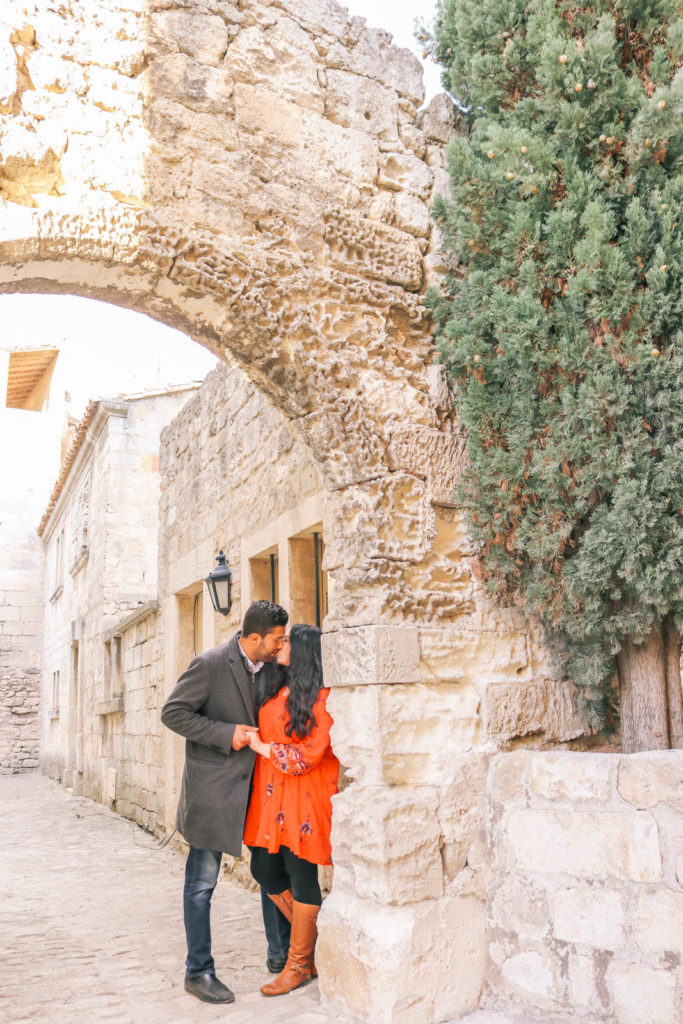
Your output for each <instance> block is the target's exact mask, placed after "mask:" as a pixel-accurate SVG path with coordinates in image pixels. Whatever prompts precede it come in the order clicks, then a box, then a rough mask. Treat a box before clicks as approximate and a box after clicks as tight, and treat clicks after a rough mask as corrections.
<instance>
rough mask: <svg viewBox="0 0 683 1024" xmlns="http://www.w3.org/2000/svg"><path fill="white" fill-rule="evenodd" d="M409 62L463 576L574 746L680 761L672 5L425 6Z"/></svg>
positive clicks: (678, 325)
mask: <svg viewBox="0 0 683 1024" xmlns="http://www.w3.org/2000/svg"><path fill="white" fill-rule="evenodd" d="M423 31H424V30H423ZM429 47H430V48H431V49H432V51H433V54H434V56H435V57H436V59H437V60H438V61H439V62H440V63H441V64H442V66H443V69H444V70H443V83H444V86H445V87H446V88H447V89H448V91H449V92H450V93H451V95H452V96H453V97H454V98H455V99H456V101H457V102H458V103H459V105H460V106H461V107H462V108H463V111H464V117H465V120H466V123H467V131H466V133H465V135H463V136H462V137H459V138H456V139H455V140H454V141H453V142H452V143H451V144H450V146H449V151H448V166H449V172H450V178H451V188H452V195H451V197H448V198H447V197H440V198H439V199H437V201H436V203H435V204H434V210H433V213H434V217H435V220H436V222H437V224H438V225H439V227H440V229H441V232H442V234H443V246H444V252H445V253H446V255H447V260H448V265H449V267H450V268H451V269H450V273H449V275H448V276H447V278H446V281H445V283H444V287H443V289H442V291H441V293H440V294H438V295H437V294H431V295H430V297H429V300H428V301H429V302H430V303H431V306H432V309H433V313H434V317H435V322H436V327H437V338H438V346H439V351H440V355H441V359H442V361H443V363H444V364H445V367H446V370H447V373H448V375H449V376H450V378H451V380H452V381H453V384H454V395H455V403H456V406H457V410H458V414H459V416H460V418H461V420H462V422H463V424H464V426H465V427H466V429H467V431H468V454H469V466H468V468H467V470H466V471H465V473H464V476H463V478H462V481H461V484H460V487H459V496H460V500H461V501H462V503H463V506H464V507H465V508H466V510H467V514H468V516H469V521H470V526H471V530H472V533H473V536H474V537H475V538H476V539H477V540H478V541H479V542H480V547H481V562H482V567H483V572H484V575H485V577H486V579H487V583H488V585H489V586H491V587H493V588H494V589H495V590H496V591H497V592H499V593H501V592H506V593H507V594H509V595H512V596H514V597H515V599H516V600H518V601H519V602H520V603H522V604H523V606H524V607H525V609H526V610H527V612H528V613H529V614H533V615H537V616H540V618H541V620H542V622H543V623H544V625H545V628H546V631H547V636H548V638H549V640H550V641H551V642H552V645H553V646H554V648H555V649H556V650H558V651H559V652H560V655H561V658H562V664H563V665H564V670H565V673H566V676H567V678H570V679H572V680H573V681H574V682H575V683H576V684H577V686H579V687H580V692H581V694H582V696H583V700H584V703H585V708H586V710H587V713H588V716H589V721H590V723H591V725H592V727H594V728H596V729H598V728H601V729H605V728H608V727H609V726H610V724H611V719H612V715H614V714H618V713H620V716H621V730H622V746H623V749H624V750H625V751H634V750H643V749H657V748H667V747H670V746H675V747H681V746H683V701H682V698H681V675H680V634H679V631H678V630H679V628H680V624H681V621H683V431H682V426H683V412H682V406H683V403H682V398H683V387H682V384H683V369H682V358H681V343H682V342H683V298H682V296H681V276H682V264H681V255H682V250H683V226H682V223H681V219H682V217H683V210H682V208H681V201H682V200H683V70H682V69H681V68H682V65H683V5H682V4H681V2H680V0H677V2H671V0H583V2H582V3H581V4H576V3H570V2H565V0H441V3H440V6H439V7H438V9H437V15H436V21H435V28H434V32H433V34H432V35H431V36H430V37H429ZM615 681H616V682H617V683H618V689H617V691H616V692H617V693H618V698H619V699H618V701H617V700H615V698H614V694H615V686H614V684H615Z"/></svg>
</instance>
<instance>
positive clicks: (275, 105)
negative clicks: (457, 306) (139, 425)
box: [0, 0, 564, 1024]
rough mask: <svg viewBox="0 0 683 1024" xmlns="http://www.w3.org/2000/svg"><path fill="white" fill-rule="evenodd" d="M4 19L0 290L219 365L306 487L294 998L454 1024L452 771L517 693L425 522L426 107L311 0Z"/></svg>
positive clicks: (476, 868)
mask: <svg viewBox="0 0 683 1024" xmlns="http://www.w3.org/2000/svg"><path fill="white" fill-rule="evenodd" d="M6 9H7V11H8V13H3V15H2V16H1V18H2V23H1V24H2V32H1V33H0V47H1V48H2V49H1V53H2V68H3V79H2V83H1V87H0V113H1V120H0V132H1V133H2V134H1V136H0V196H1V197H2V200H3V206H2V216H1V218H0V291H41V292H44V291H54V292H70V293H77V294H81V295H85V296H90V297H94V298H101V299H105V300H107V301H109V302H114V303H118V304H121V305H125V306H128V307H130V308H132V309H136V310H140V311H142V312H145V313H148V314H149V315H151V316H153V317H155V318H157V319H160V320H163V321H164V322H166V323H168V324H170V325H172V326H175V327H178V328H180V329H182V330H183V331H185V333H187V334H188V335H189V336H190V337H192V338H193V339H194V340H195V341H197V342H199V343H200V344H203V345H205V346H207V347H208V348H209V349H211V350H212V351H213V352H215V353H216V354H217V355H218V356H220V357H222V358H225V356H226V353H229V355H230V358H231V359H233V360H234V361H236V362H237V363H238V364H239V365H240V366H241V367H242V368H243V370H244V372H245V373H246V375H247V376H248V378H249V379H250V380H252V381H253V382H254V383H255V384H256V385H257V386H258V388H259V389H260V390H261V391H262V392H263V393H264V394H265V395H266V396H267V397H268V398H269V400H270V401H271V402H272V403H273V404H274V405H275V406H277V407H278V408H279V409H280V410H281V411H282V412H283V413H284V414H285V416H286V417H287V419H288V421H289V423H290V425H291V427H292V429H293V430H295V431H296V432H297V433H298V434H299V436H300V437H301V438H302V439H303V440H304V442H305V443H306V445H307V446H308V448H309V450H310V451H311V453H312V455H313V457H314V459H315V461H316V463H317V465H318V467H319V470H320V473H321V476H322V479H323V481H324V484H325V487H326V492H327V493H326V509H325V522H326V556H325V557H326V568H327V571H328V573H329V577H330V608H329V615H328V616H327V619H326V621H325V630H326V633H327V636H326V639H325V658H326V679H327V682H328V683H329V684H331V685H332V686H333V687H334V693H333V698H332V708H333V714H334V716H335V736H334V743H335V747H336V749H337V752H338V754H339V756H340V758H341V760H342V762H343V763H344V764H345V765H346V766H347V767H348V769H349V774H350V777H351V778H352V780H353V782H352V785H350V786H349V788H348V789H347V790H346V791H345V792H344V794H343V795H342V796H341V797H340V798H339V799H338V801H337V804H336V807H335V825H334V835H333V842H334V848H335V885H334V891H333V894H332V896H331V897H330V899H329V900H328V902H327V904H326V907H325V910H324V912H323V915H322V917H321V929H320V930H321V938H320V956H319V960H320V967H321V990H322V993H323V997H324V1000H325V1001H326V1003H327V1005H329V1006H339V1007H340V1008H342V1009H343V1010H344V1011H346V1012H348V1013H350V1014H352V1015H353V1016H354V1017H355V1018H356V1019H358V1020H378V1021H383V1022H386V1024H399V1022H401V1024H403V1022H406V1024H408V1022H413V1021H414V1022H416V1024H417V1022H419V1024H426V1022H429V1021H440V1020H446V1019H449V1018H453V1017H455V1016H456V1015H457V1014H458V1013H459V1012H464V1011H466V1010H468V1009H470V1008H472V1007H473V1006H475V1005H476V1003H477V1001H478V998H479V994H480V991H481V987H482V982H483V971H484V901H483V889H482V879H481V867H482V862H483V838H482V828H483V819H482V807H483V803H482V792H483V782H484V778H485V772H486V764H487V754H486V753H477V752H475V753H473V751H480V750H482V748H485V747H486V745H487V743H488V741H489V739H490V737H491V736H492V735H495V731H496V728H498V729H499V733H500V731H501V730H502V732H503V733H504V732H505V729H506V728H507V729H508V731H510V729H511V728H512V730H513V733H514V728H515V726H514V724H513V725H512V726H510V724H509V723H508V722H507V719H506V718H505V711H506V707H507V704H506V699H507V694H508V693H509V688H510V687H511V686H519V685H520V683H522V682H525V683H527V684H528V689H529V692H530V694H531V696H530V698H529V699H530V700H534V699H538V700H539V701H540V700H541V698H542V693H541V689H542V688H539V687H538V686H536V683H535V681H534V680H535V674H537V673H538V659H537V660H536V663H535V664H534V666H533V667H532V665H531V658H530V655H529V642H528V638H527V637H526V635H525V634H524V633H523V631H522V630H521V627H520V624H519V621H518V619H517V618H516V617H515V616H514V614H512V613H510V614H508V613H499V612H495V611H492V609H491V608H490V605H489V604H488V603H487V602H486V600H485V599H484V598H483V597H482V596H481V595H480V594H479V592H478V590H477V586H476V582H475V581H474V580H473V576H472V564H471V563H472V555H473V552H472V550H471V548H470V545H469V542H468V540H467V538H466V536H465V535H464V532H463V531H462V529H461V526H460V523H459V519H458V516H457V514H456V513H455V511H454V510H453V509H452V508H451V507H450V506H449V499H450V496H451V493H452V489H453V483H454V480H455V477H456V475H457V471H458V466H459V463H460V459H461V457H462V456H461V451H462V444H461V438H460V437H459V435H458V433H457V429H456V427H455V424H454V423H453V421H452V419H451V418H450V416H449V413H448V411H447V407H448V401H447V394H446V393H445V389H444V387H443V385H442V384H441V381H440V378H439V376H438V374H435V373H434V368H433V367H432V366H431V363H432V343H431V339H430V332H429V324H428V320H427V317H426V314H425V310H424V307H423V305H422V303H421V295H422V293H423V291H424V288H425V286H426V283H427V280H428V278H429V274H430V272H431V270H432V268H433V265H434V262H435V257H434V256H433V255H432V251H433V245H434V239H433V237H432V236H431V233H430V226H429V216H428V206H429V202H430V199H431V195H432V192H433V189H434V188H435V179H436V187H441V186H440V184H439V175H440V174H442V170H441V168H442V164H443V143H444V141H445V140H446V139H447V138H448V136H449V133H450V132H451V131H452V128H453V116H452V107H449V105H448V103H444V102H443V99H441V100H439V99H437V101H434V103H433V104H432V106H431V107H430V108H429V109H428V110H427V111H426V112H424V113H422V114H418V108H419V105H420V103H421V102H422V98H423V90H422V83H421V72H420V70H419V66H418V65H417V62H416V61H415V59H414V58H412V57H411V56H410V54H408V53H407V51H399V50H396V49H395V48H393V47H391V45H390V43H389V37H388V36H387V35H386V34H385V33H382V32H380V31H371V30H368V29H367V28H366V27H365V25H364V23H363V22H362V20H359V19H351V20H349V19H348V17H347V14H346V12H345V11H344V10H343V9H342V8H341V7H339V6H337V5H336V4H335V3H332V2H327V0H313V2H304V0H277V2H274V3H267V2H265V0H247V2H244V3H240V4H239V5H233V4H232V3H229V2H222V0H118V2H117V0H106V2H104V3H98V4H97V5H93V6H91V5H84V4H78V5H76V4H74V5H69V6H67V5H65V6H63V7H60V8H56V7H55V6H54V5H53V4H51V3H48V2H47V0H37V2H34V3H31V4H30V5H29V7H26V5H25V4H24V3H22V2H20V0H10V3H9V5H6ZM430 246H432V249H430ZM485 686H488V687H489V689H488V690H487V691H486V694H488V695H489V696H486V694H484V689H483V687H485ZM539 694H540V696H539ZM557 718H558V721H559V725H557V726H556V731H557V730H560V729H561V728H562V727H563V726H564V718H562V713H561V711H558V712H557ZM501 723H502V724H501ZM552 727H553V728H554V727H555V726H552ZM506 735H507V734H506Z"/></svg>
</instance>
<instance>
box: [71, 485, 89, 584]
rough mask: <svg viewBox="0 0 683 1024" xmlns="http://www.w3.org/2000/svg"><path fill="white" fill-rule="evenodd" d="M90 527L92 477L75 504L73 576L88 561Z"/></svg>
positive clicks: (72, 552) (72, 529)
mask: <svg viewBox="0 0 683 1024" xmlns="http://www.w3.org/2000/svg"><path fill="white" fill-rule="evenodd" d="M89 525H90V477H87V478H86V480H85V481H84V483H83V484H82V485H81V487H80V489H79V491H78V496H77V498H76V501H75V503H74V510H73V518H72V524H71V536H70V548H71V551H70V557H69V572H70V573H71V575H72V576H75V575H76V573H77V572H78V571H79V569H81V568H82V567H83V566H84V565H85V563H86V562H87V560H88V528H89Z"/></svg>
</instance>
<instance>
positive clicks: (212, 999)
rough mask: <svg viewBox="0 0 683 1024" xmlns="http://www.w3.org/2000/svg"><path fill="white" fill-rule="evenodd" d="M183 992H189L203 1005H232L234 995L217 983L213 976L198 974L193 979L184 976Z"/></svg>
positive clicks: (219, 982)
mask: <svg viewBox="0 0 683 1024" xmlns="http://www.w3.org/2000/svg"><path fill="white" fill-rule="evenodd" d="M185 991H186V992H190V993H191V994H192V995H193V996H196V997H197V999H201V1000H202V1002H204V1003H234V1002H235V995H234V993H233V992H231V991H230V989H229V988H227V986H225V985H224V984H223V982H222V981H219V980H218V978H217V977H216V975H215V974H209V973H208V971H207V973H206V974H198V975H197V976H196V977H195V978H190V977H188V975H187V974H186V975H185Z"/></svg>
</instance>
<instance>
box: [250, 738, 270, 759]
mask: <svg viewBox="0 0 683 1024" xmlns="http://www.w3.org/2000/svg"><path fill="white" fill-rule="evenodd" d="M249 746H250V747H251V749H252V750H253V751H255V753H257V754H261V756H262V757H270V743H264V742H263V740H262V739H261V736H260V734H259V733H258V732H250V733H249Z"/></svg>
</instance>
